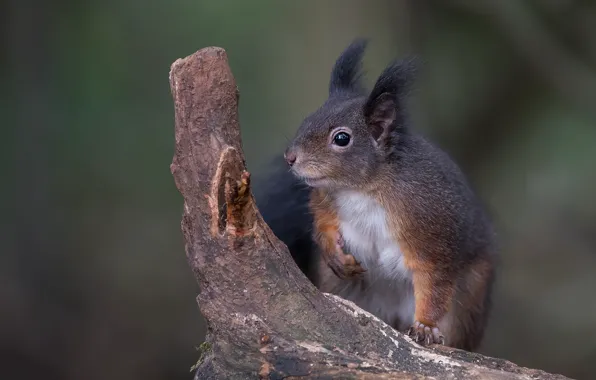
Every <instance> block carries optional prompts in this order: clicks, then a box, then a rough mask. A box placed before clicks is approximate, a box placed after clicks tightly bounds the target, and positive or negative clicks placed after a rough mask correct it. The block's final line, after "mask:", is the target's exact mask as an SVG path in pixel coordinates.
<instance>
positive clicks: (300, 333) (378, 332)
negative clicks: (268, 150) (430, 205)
mask: <svg viewBox="0 0 596 380" xmlns="http://www.w3.org/2000/svg"><path fill="white" fill-rule="evenodd" d="M170 86H171V91H172V96H173V98H174V105H175V128H176V132H175V139H176V148H175V154H174V158H173V162H172V165H171V171H172V174H173V176H174V179H175V182H176V186H177V188H178V190H179V191H180V193H181V194H182V196H183V198H184V212H183V218H182V232H183V234H184V239H185V244H186V245H185V248H186V254H187V258H188V263H189V265H190V267H191V268H192V270H193V272H194V274H195V276H196V278H197V280H198V282H199V284H200V287H201V292H200V295H199V296H198V303H199V307H200V309H201V312H202V314H203V315H204V316H205V319H206V321H207V325H208V333H207V337H206V342H205V343H203V344H202V345H201V358H200V359H199V362H198V363H197V365H196V372H195V378H196V379H252V378H263V379H282V378H286V379H292V378H317V379H332V378H353V379H414V378H416V379H424V378H434V379H463V378H465V379H480V378H482V379H531V378H533V379H539V378H541V379H563V378H564V377H563V376H559V375H551V374H547V373H545V372H542V371H539V370H534V369H527V368H522V367H518V366H516V365H515V364H513V363H511V362H508V361H505V360H501V359H494V358H489V357H484V356H482V355H479V354H475V353H468V352H464V351H459V350H454V349H449V348H445V347H440V346H434V347H431V348H423V347H421V346H419V345H418V344H416V343H414V342H413V341H412V340H411V339H410V338H409V337H407V336H405V335H404V334H401V333H399V332H397V331H395V330H393V329H392V328H391V327H389V326H388V325H386V324H385V323H383V322H382V321H380V320H379V319H378V318H376V317H374V316H372V315H371V314H369V313H367V312H365V311H363V310H362V309H360V308H358V307H357V306H355V305H354V304H353V303H351V302H348V301H345V300H342V299H340V298H338V297H336V296H333V295H328V294H323V293H321V292H319V291H318V290H317V289H316V287H315V286H313V285H312V283H310V282H309V281H308V279H307V278H306V277H305V276H304V275H303V274H302V272H301V271H300V270H299V269H298V267H297V265H296V264H295V263H294V261H293V259H292V258H291V256H290V253H289V252H288V250H287V248H286V246H285V245H284V244H283V243H282V242H281V241H280V240H278V239H277V238H276V236H275V235H274V234H273V233H272V232H271V230H270V228H269V226H267V224H266V223H265V222H264V221H263V219H262V217H261V215H260V214H259V211H258V209H257V207H256V204H255V200H254V198H253V195H252V193H251V190H250V175H249V173H248V172H247V171H246V169H245V160H244V154H243V151H242V145H241V138H240V127H239V124H238V98H239V93H238V90H237V88H236V83H235V80H234V77H233V75H232V72H231V71H230V68H229V66H228V62H227V56H226V53H225V51H224V50H223V49H221V48H216V47H209V48H205V49H202V50H200V51H198V52H197V53H195V54H193V55H191V56H189V57H187V58H184V59H179V60H177V61H176V62H174V63H173V65H172V68H171V71H170Z"/></svg>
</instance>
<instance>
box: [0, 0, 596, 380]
mask: <svg viewBox="0 0 596 380" xmlns="http://www.w3.org/2000/svg"><path fill="white" fill-rule="evenodd" d="M0 22H1V23H0V28H1V30H2V39H1V41H2V46H1V47H2V48H1V50H0V52H1V57H2V59H1V68H2V69H1V70H0V79H1V81H0V83H1V84H2V89H1V90H0V97H1V98H0V112H1V114H0V123H1V126H2V128H1V137H0V158H1V159H0V168H1V169H2V173H3V174H2V177H1V178H2V186H0V194H1V197H0V202H1V204H2V212H1V218H2V221H3V223H2V228H1V229H0V237H1V240H0V253H1V256H0V275H1V279H2V281H1V286H0V362H1V363H2V378H6V379H17V378H20V379H29V378H31V379H32V378H39V377H43V378H44V379H47V380H54V379H83V378H85V379H144V380H150V379H164V378H169V379H189V378H191V374H190V373H189V369H190V367H191V366H192V365H193V364H194V363H195V362H196V360H197V359H198V356H199V354H198V352H197V351H196V349H195V347H197V346H199V345H200V343H201V342H202V339H203V336H204V323H203V320H202V318H201V315H200V311H199V310H198V307H197V306H196V303H195V296H196V294H197V292H198V286H197V284H196V282H195V280H194V278H193V276H192V273H191V271H190V269H189V268H188V266H187V264H186V258H185V254H184V249H183V243H182V236H181V233H180V217H181V208H182V200H181V197H180V195H179V193H178V192H177V190H176V188H175V186H174V182H173V179H172V177H171V174H170V172H169V164H170V162H171V159H172V154H173V146H174V143H173V130H174V125H173V105H172V99H171V95H170V89H169V84H168V72H169V67H170V64H171V63H172V62H173V61H174V60H175V59H177V58H179V57H184V56H186V55H189V54H191V53H193V52H195V51H196V50H198V49H200V48H202V47H205V46H212V45H216V46H221V47H224V48H225V49H226V50H227V52H228V56H229V59H230V64H231V67H232V70H233V72H234V75H235V77H236V79H237V82H238V86H239V89H240V93H241V97H240V99H241V100H240V104H241V106H240V118H241V125H242V133H243V139H244V147H245V149H246V156H247V161H248V165H249V169H250V170H251V171H253V172H255V173H257V172H261V171H262V170H264V168H265V166H266V163H268V162H269V161H270V160H271V158H272V157H273V156H274V155H275V154H277V153H280V152H281V151H283V149H284V147H285V144H286V141H287V138H288V137H290V136H292V135H293V133H294V131H295V129H296V128H297V126H298V125H299V123H300V121H301V119H302V118H303V117H304V116H305V115H306V114H307V113H309V112H311V111H312V110H314V109H315V108H316V107H317V106H318V105H319V104H320V103H321V102H322V101H323V100H324V99H325V97H326V91H327V83H328V75H329V71H330V68H331V65H332V64H333V62H334V60H335V58H336V57H337V55H338V54H339V53H340V52H341V51H342V50H343V48H344V47H345V46H347V44H348V43H349V42H350V41H351V40H352V39H353V38H354V37H358V36H368V37H370V38H371V45H370V49H369V53H368V55H367V57H366V58H365V66H366V68H367V71H368V72H369V73H370V76H369V77H368V83H369V84H370V83H371V82H372V81H373V80H374V76H375V75H376V74H378V73H379V72H380V70H381V69H382V68H383V66H384V65H385V64H386V63H387V62H388V61H389V60H391V59H393V58H395V57H401V56H404V55H410V54H416V55H418V56H419V57H420V58H421V59H422V60H423V61H424V62H425V66H424V68H423V70H422V72H421V74H420V80H419V82H418V87H417V91H416V92H415V94H414V98H413V99H412V113H413V118H414V120H415V122H416V125H417V128H418V129H419V130H420V131H421V132H423V133H425V134H427V135H428V136H429V137H431V138H432V139H434V141H436V142H437V143H439V144H440V145H441V146H442V147H443V148H444V149H445V150H447V151H448V152H449V153H451V154H452V155H453V157H454V158H455V159H456V160H457V161H458V162H459V163H460V164H461V166H462V167H463V169H464V170H465V172H466V173H467V174H468V175H469V177H470V180H471V182H472V183H473V184H474V186H475V187H476V189H477V190H478V192H479V193H480V195H481V196H482V198H483V199H484V200H485V201H486V203H488V205H489V207H490V209H491V212H492V214H493V215H494V218H495V221H496V223H497V227H498V229H499V233H500V235H501V245H502V263H501V274H500V279H499V282H498V286H497V289H496V294H495V309H494V313H493V317H492V320H491V325H490V329H489V333H488V336H487V339H486V341H485V345H484V348H483V352H484V353H486V354H489V355H493V356H499V357H503V358H506V359H510V360H512V361H515V362H517V363H518V364H521V365H524V366H530V367H539V368H542V369H545V370H548V371H553V372H559V373H563V374H565V375H568V376H571V377H575V378H580V379H590V378H593V377H592V375H593V374H594V372H595V371H596V296H595V292H596V202H594V194H595V193H596V192H595V190H596V170H595V168H594V163H595V162H596V150H595V149H594V148H595V146H596V123H595V122H596V3H595V2H593V1H587V0H586V1H572V0H535V1H492V0H477V1H475V0H471V1H439V0H435V1H420V0H409V1H387V0H384V1H381V0H374V1H373V0H361V1H357V0H350V1H345V0H333V1H331V0H327V1H314V0H309V1H301V2H281V1H240V0H238V1H229V0H228V1H222V0H220V1H197V0H195V1H189V0H186V1H185V0H171V1H152V0H149V1H139V0H104V1H93V0H79V1H74V0H63V1H36V0H5V1H3V2H2V3H1V4H0Z"/></svg>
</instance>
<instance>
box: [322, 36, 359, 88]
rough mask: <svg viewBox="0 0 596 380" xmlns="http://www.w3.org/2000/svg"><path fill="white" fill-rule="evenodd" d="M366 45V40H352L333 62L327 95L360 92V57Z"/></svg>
mask: <svg viewBox="0 0 596 380" xmlns="http://www.w3.org/2000/svg"><path fill="white" fill-rule="evenodd" d="M367 45H368V39H364V38H359V39H356V40H354V41H353V42H352V43H351V44H350V45H349V46H348V47H347V48H346V49H345V50H344V51H343V52H342V53H341V55H340V56H339V58H338V59H337V60H336V61H335V65H334V66H333V70H332V71H331V80H330V82H329V95H332V94H334V93H338V92H343V91H349V92H359V91H361V84H360V77H361V75H362V73H361V69H362V57H363V56H364V51H365V50H366V46H367Z"/></svg>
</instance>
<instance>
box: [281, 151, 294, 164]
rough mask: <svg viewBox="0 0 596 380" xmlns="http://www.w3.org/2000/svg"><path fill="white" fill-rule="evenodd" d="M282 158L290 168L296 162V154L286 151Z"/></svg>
mask: <svg viewBox="0 0 596 380" xmlns="http://www.w3.org/2000/svg"><path fill="white" fill-rule="evenodd" d="M284 158H285V159H286V162H287V163H288V165H290V166H292V165H294V162H296V153H294V152H293V151H291V150H289V149H288V150H286V152H285V153H284Z"/></svg>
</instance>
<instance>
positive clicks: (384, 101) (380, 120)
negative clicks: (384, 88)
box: [364, 92, 397, 140]
mask: <svg viewBox="0 0 596 380" xmlns="http://www.w3.org/2000/svg"><path fill="white" fill-rule="evenodd" d="M367 111H368V112H365V114H364V116H365V119H366V124H367V125H368V127H369V129H370V133H371V134H372V136H373V138H374V139H375V140H379V139H380V137H381V136H386V135H387V134H388V133H389V132H390V131H391V129H392V127H393V125H394V123H395V121H396V117H397V102H396V98H395V96H393V94H390V93H388V92H384V93H382V94H381V95H379V96H378V97H376V98H375V99H372V101H371V103H370V104H368V110H367Z"/></svg>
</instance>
